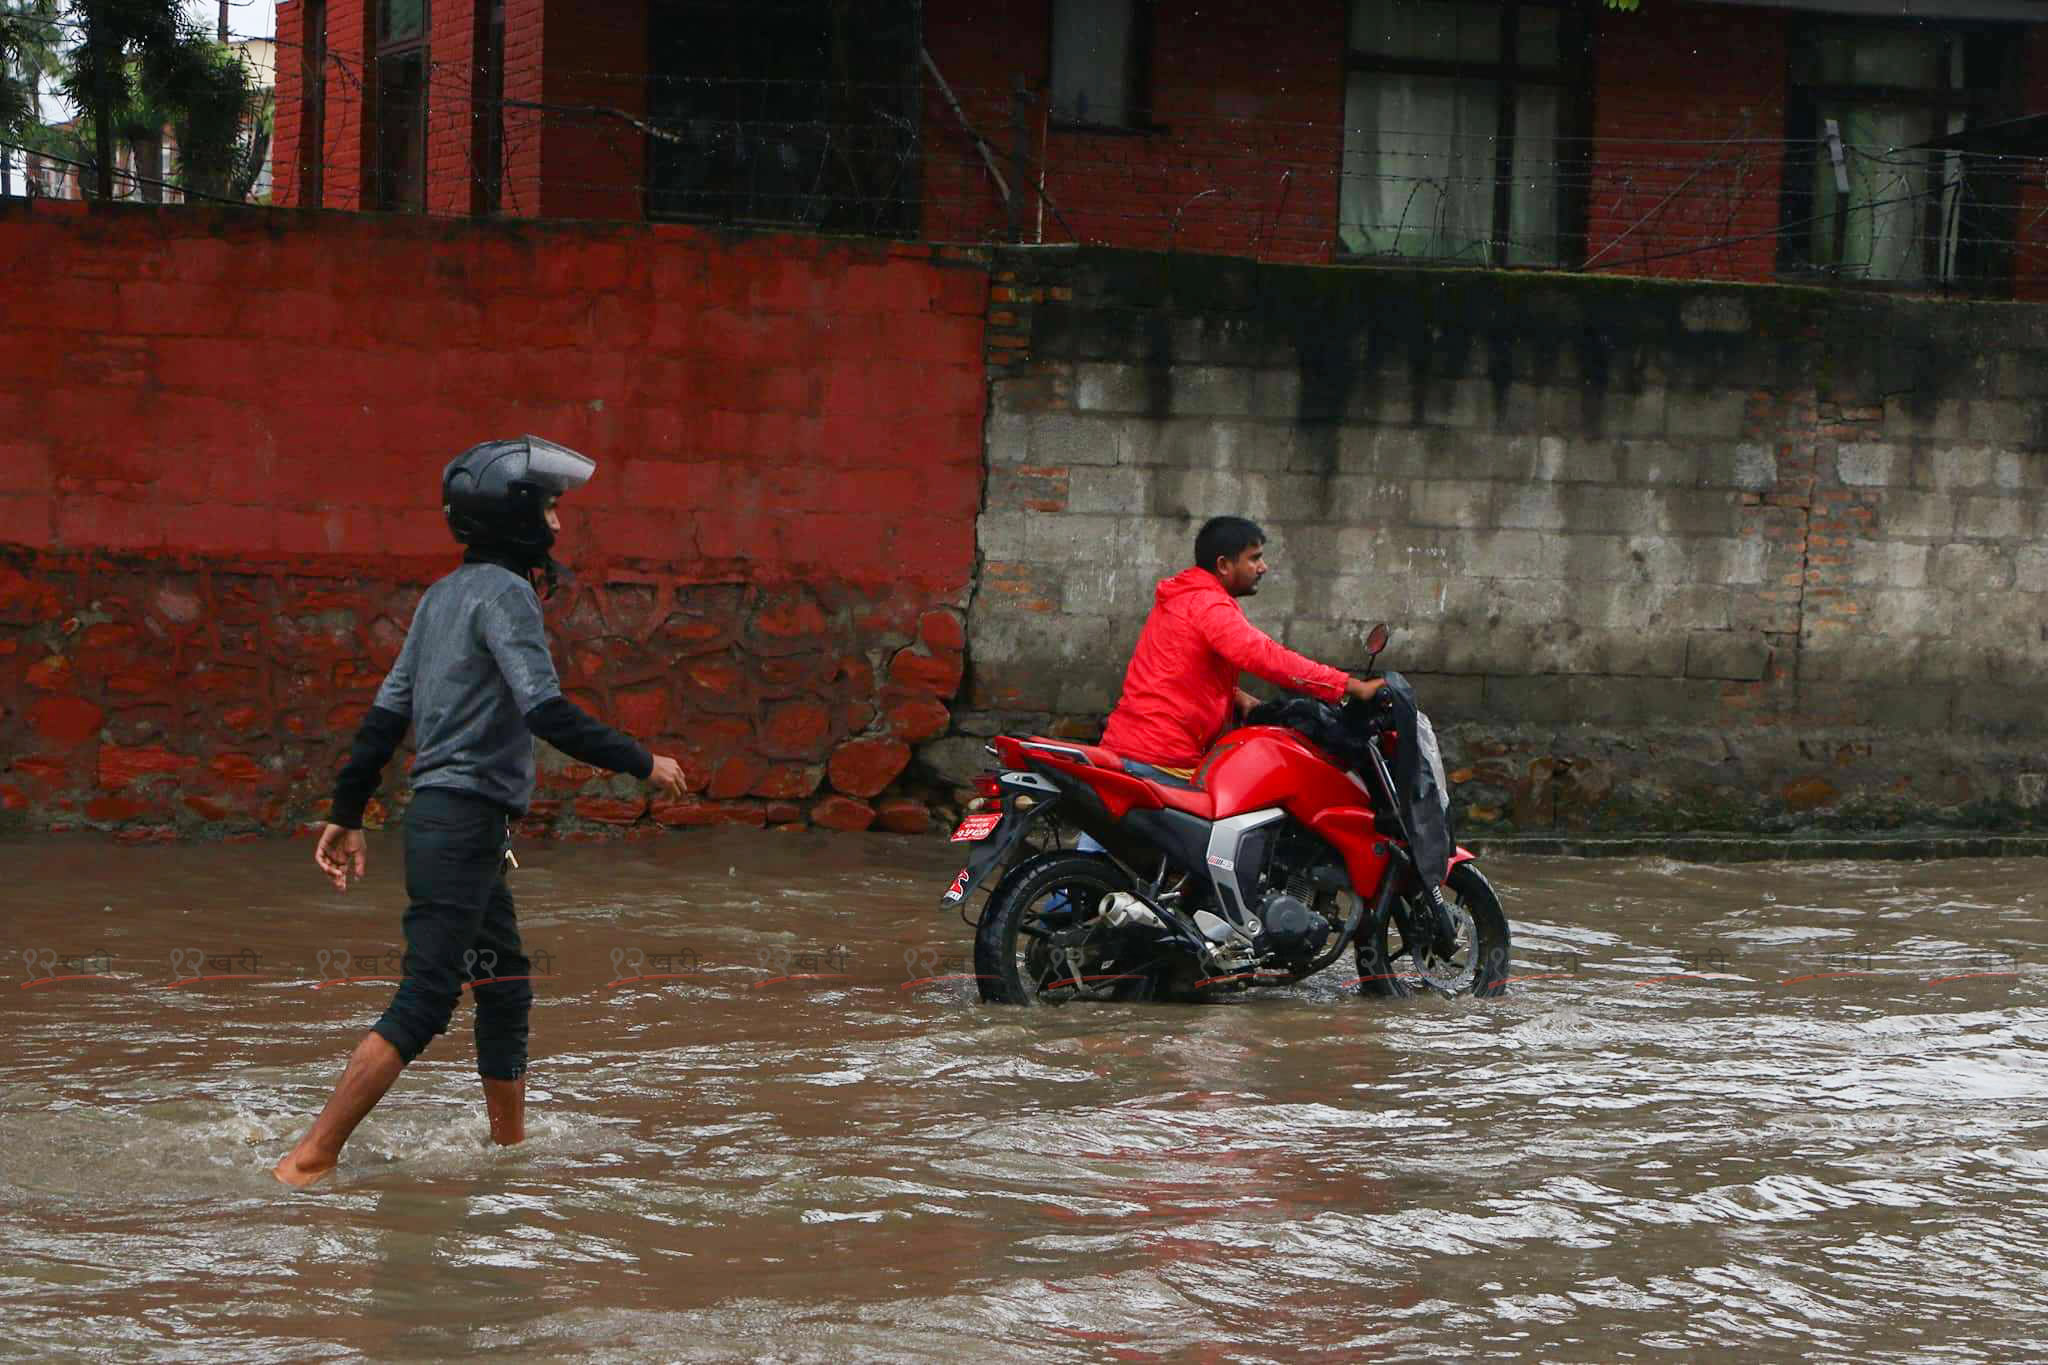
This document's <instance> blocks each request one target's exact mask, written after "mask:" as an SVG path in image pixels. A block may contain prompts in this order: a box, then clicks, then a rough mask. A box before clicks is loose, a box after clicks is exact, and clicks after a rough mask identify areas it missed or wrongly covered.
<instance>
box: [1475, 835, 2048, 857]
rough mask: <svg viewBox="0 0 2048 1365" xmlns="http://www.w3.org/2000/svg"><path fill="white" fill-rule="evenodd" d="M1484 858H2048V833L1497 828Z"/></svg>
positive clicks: (1479, 844)
mask: <svg viewBox="0 0 2048 1365" xmlns="http://www.w3.org/2000/svg"><path fill="white" fill-rule="evenodd" d="M1460 842H1461V843H1462V844H1463V845H1464V846H1465V847H1466V848H1469V849H1471V850H1472V851H1473V852H1474V853H1476V854H1478V855H1479V856H1480V857H1482V858H1483V857H1487V856H1489V855H1493V854H1520V855H1523V856H1527V857H1563V858H1650V857H1662V858H1672V859H1676V860H1677V861H1679V862H1683V863H1756V862H1774V861H1780V860H1785V861H1790V860H1794V859H1818V858H1864V859H1932V858H2040V857H2048V834H1949V833H1926V834H1884V835H1875V834H1873V835H1857V834H1641V835H1622V836H1598V835H1572V834H1498V835H1491V836H1488V835H1481V836H1479V837H1477V838H1471V839H1461V840H1460Z"/></svg>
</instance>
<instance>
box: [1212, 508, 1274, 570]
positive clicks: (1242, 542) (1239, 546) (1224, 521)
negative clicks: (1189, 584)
mask: <svg viewBox="0 0 2048 1365" xmlns="http://www.w3.org/2000/svg"><path fill="white" fill-rule="evenodd" d="M1265 543H1266V533H1265V532H1264V531H1261V530H1260V529H1259V524H1258V523H1257V522H1255V521H1246V520H1245V519H1244V518H1243V517H1211V518H1209V519H1208V520H1207V521H1205V522H1203V523H1202V529H1201V530H1199V531H1197V532H1195V566H1196V567H1197V568H1202V569H1207V570H1209V571H1210V572H1211V573H1214V572H1215V571H1216V561H1217V560H1219V559H1236V558H1237V557H1238V556H1239V555H1241V554H1243V553H1244V552H1245V551H1246V550H1249V549H1250V548H1251V547H1252V546H1254V545H1264V544H1265Z"/></svg>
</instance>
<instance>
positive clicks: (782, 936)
mask: <svg viewBox="0 0 2048 1365" xmlns="http://www.w3.org/2000/svg"><path fill="white" fill-rule="evenodd" d="M519 851H520V853H521V855H522V861H523V862H524V863H525V864H526V866H525V867H524V868H523V869H522V870H521V871H519V872H518V873H516V874H514V877H515V880H514V887H515V893H516V895H517V896H518V898H519V900H520V903H521V907H522V909H521V919H522V921H523V923H524V926H525V930H526V936H527V941H528V944H529V948H530V949H532V950H535V951H536V971H537V972H540V973H543V974H545V976H546V978H547V979H545V980H542V981H540V982H538V983H537V986H536V989H537V991H538V995H539V1003H538V1005H537V1006H536V1010H535V1015H534V1063H533V1072H532V1076H531V1079H530V1082H529V1084H530V1096H531V1106H532V1109H531V1119H530V1130H531V1139H530V1141H528V1142H527V1143H526V1144H525V1145H524V1146H523V1147H520V1148H515V1149H509V1150H498V1149H493V1148H491V1147H489V1146H488V1145H487V1143H486V1140H485V1139H486V1130H485V1124H484V1117H483V1112H482V1106H481V1103H480V1100H479V1091H478V1087H477V1083H476V1079H475V1073H474V1069H473V1063H474V1053H473V1050H472V1045H471V1041H470V1038H469V1034H468V1027H469V1018H470V1013H469V1010H468V1007H467V1006H466V1005H465V1007H464V1008H463V1009H462V1010H461V1011H460V1012H459V1013H458V1014H457V1016H456V1025H455V1030H454V1031H453V1032H451V1033H450V1034H449V1035H448V1036H446V1037H444V1038H441V1039H438V1040H437V1041H436V1042H435V1043H434V1045H433V1046H432V1047H431V1048H429V1049H428V1051H427V1053H426V1054H425V1056H424V1057H423V1058H422V1059H421V1060H420V1061H419V1062H418V1063H416V1064H415V1065H414V1066H413V1067H412V1068H411V1070H410V1071H409V1072H408V1073H407V1074H406V1076H405V1077H404V1078H403V1079H401V1081H400V1082H399V1085H398V1087H397V1088H396V1089H395V1090H394V1091H393V1092H392V1094H391V1096H390V1097H389V1098H388V1099H387V1100H386V1101H385V1103H384V1105H383V1106H382V1107H381V1108H379V1109H378V1110H377V1112H376V1113H375V1114H374V1115H373V1116H372V1117H371V1119H370V1120H369V1122H368V1123H367V1124H366V1125H365V1126H364V1127H363V1128H362V1129H361V1130H360V1131H359V1132H358V1134H357V1136H356V1138H355V1140H354V1142H353V1143H352V1144H351V1145H350V1147H349V1148H348V1150H347V1152H346V1153H345V1154H344V1156H343V1163H342V1166H341V1169H340V1171H339V1173H338V1178H337V1179H336V1180H335V1181H334V1182H333V1183H332V1184H331V1185H329V1186H327V1187H325V1188H321V1189H316V1190H314V1191H311V1192H307V1193H293V1192H288V1191H286V1190H284V1189H282V1188H281V1187H278V1186H276V1185H275V1184H274V1183H273V1182H272V1181H271V1179H270V1176H269V1167H270V1165H271V1163H272V1162H274V1161H275V1160H276V1158H277V1157H278V1156H279V1155H280V1154H281V1153H282V1152H283V1151H284V1150H285V1148H286V1147H287V1146H288V1145H289V1144H290V1142H291V1141H292V1139H293V1138H294V1137H296V1136H297V1134H298V1133H299V1132H300V1131H301V1130H302V1129H303V1127H304V1126H305V1125H306V1124H307V1123H308V1122H309V1121H310V1119H311V1117H312V1115H313V1113H314V1112H315V1110H316V1109H317V1108H318V1106H319V1104H320V1102H321V1100H322V1099H323V1098H324V1096H325V1094H326V1092H327V1090H328V1088H329V1087H330V1085H331V1084H332V1083H333V1081H334V1079H335V1076H336V1075H337V1073H338V1070H339V1067H340V1065H341V1062H342V1060H343V1058H344V1056H345V1054H346V1053H347V1051H348V1049H349V1047H350V1046H351V1045H352V1044H353V1043H354V1042H355V1040H356V1039H357V1038H358V1037H359V1036H360V1034H361V1033H362V1031H363V1030H364V1029H365V1028H366V1027H367V1026H368V1025H369V1024H370V1023H371V1022H372V1021H373V1020H374V1019H375V1018H376V1016H377V1014H378V1013H379V1012H380V1011H381V1010H382V1008H383V1005H384V1003H385V1000H386V999H387V997H388V994H389V992H390V990H391V985H390V984H389V983H388V982H387V981H383V980H377V979H366V978H379V977H384V976H388V975H389V974H390V972H391V963H392V961H393V960H395V959H387V957H386V956H385V955H386V953H387V952H388V951H390V950H392V949H394V948H395V947H396V944H397V932H398V930H397V926H398V916H399V912H400V910H401V908H402V892H401V888H400V878H399V862H398V857H397V854H398V844H397V837H396V835H395V834H382V835H377V836H373V839H372V843H371V856H372V867H371V873H370V878H369V880H368V882H367V883H366V884H364V885H362V886H360V887H357V888H354V889H352V890H350V891H349V892H348V893H347V894H345V895H343V894H337V893H335V892H334V891H332V890H331V889H330V888H328V887H327V886H326V885H325V884H324V883H323V882H322V881H321V879H320V878H319V876H318V875H317V873H316V872H315V870H314V868H313V866H312V863H311V858H310V845H309V844H308V843H307V842H306V841H304V840H298V841H290V842H279V843H273V844H257V845H237V846H229V847H206V848H118V847H112V846H107V845H103V844H98V843H91V842H86V841H75V842H73V841H53V842H42V843H16V844H11V845H7V846H5V847H0V859H4V867H5V877H6V883H7V885H6V889H5V890H4V891H0V904H4V906H5V909H4V912H0V954H4V955H0V1358H6V1359H21V1360H43V1359H50V1358H63V1357H82V1356H90V1357H92V1358H95V1359H102V1360H115V1361H130V1360H132V1361H223V1362H226V1361H236V1362H240V1361H272V1360H274V1361H285V1360H291V1361H302V1360H312V1359H330V1360H357V1359H365V1360H431V1359H446V1358H456V1357H465V1356H473V1355H484V1354H489V1355H491V1356H492V1357H494V1358H498V1359H506V1360H546V1359H569V1360H591V1361H638V1360H738V1359H764V1360H777V1361H833V1362H837V1361H849V1360H932V1361H953V1360H974V1361H1006V1360H1018V1361H1096V1360H1155V1359H1156V1360H1190V1361H1226V1360H1227V1361H1258V1360H1275V1361H1306V1360H1355V1359H1376V1360H1424V1359H1456V1360H1486V1359H1496V1360H1560V1361H1593V1360H1603V1361H1606V1360H1668V1361H1694V1360H1796V1359H1801V1358H1806V1359H1814V1360H1828V1361H1865V1360H1868V1361H1877V1360H1883V1361H1941V1362H1955V1361H1980V1360H1981V1361H2013V1360H2041V1359H2044V1358H2048V1309H2044V1304H2048V1142H2044V1138H2048V1128H2044V1125H2048V1052H2044V1025H2048V932H2044V929H2043V926H2042V910H2043V894H2042V892H2041V891H2040V889H2039V888H2040V885H2041V878H2042V873H2043V872H2044V871H2048V866H2044V865H2043V864H2041V863H2036V862H2030V861H2009V862H2003V861H2001V862H1992V861H1979V862H1937V863H1898V862H1871V863H1860V862H1833V863H1799V864H1784V865H1767V864H1751V865H1741V866H1719V867H1713V866H1698V865H1688V864H1682V863H1676V862H1667V861H1660V860H1654V859H1652V860H1642V859H1636V860H1626V861H1622V860H1617V861H1571V860H1564V859H1536V858H1519V859H1499V860H1493V861H1491V862H1490V863H1483V864H1482V865H1483V866H1485V867H1486V870H1487V871H1488V872H1489V874H1490V875H1491V876H1492V878H1493V880H1494V882H1495V884H1496V886H1497V887H1498V888H1499V890H1500V892H1501V894H1502V898H1503V900H1504V901H1505V903H1506V906H1507V910H1508V913H1509V915H1510V917H1511V920H1512V922H1513V924H1514V929H1515V949H1516V962H1515V970H1516V972H1517V974H1518V977H1519V978H1520V979H1517V980H1516V981H1514V982H1513V984H1512V985H1511V986H1510V988H1509V992H1508V994H1507V996H1506V997H1505V998H1503V999H1500V1000H1494V1001H1484V1002H1472V1001H1462V1002H1444V1001H1436V1000H1418V1001H1408V1002H1382V1001H1373V1000H1362V999H1359V998H1358V997H1357V996H1356V994H1355V992H1353V991H1352V990H1350V989H1347V987H1346V982H1348V981H1349V980H1351V978H1352V977H1353V975H1354V973H1352V972H1349V971H1344V970H1342V969H1341V968H1333V969H1331V970H1330V971H1329V972H1327V973H1325V974H1324V975H1323V976H1321V977H1319V978H1317V979H1314V980H1312V981H1309V982H1306V983H1304V984H1302V985H1301V986H1298V987H1294V988H1292V989H1290V990H1289V991H1287V992H1285V993H1268V994H1261V995H1256V996H1251V997H1245V998H1241V999H1239V1000H1237V1001H1234V1002H1232V1003H1228V1004H1221V1005H1214V1006H1207V1007H1187V1006H1168V1005H1111V1006H1099V1005H1097V1006H1077V1007H1074V1008H1071V1009H1067V1010H1036V1011H1024V1010H1018V1009H1012V1008H991V1007H986V1006H983V1005H982V1004H980V1003H979V1002H978V1000H977V998H976V995H975V991H974V989H973V983H972V982H971V981H970V980H966V979H963V978H962V976H961V975H960V974H964V973H968V972H971V971H972V966H971V957H970V955H969V945H970V940H971V935H970V934H969V931H968V930H967V929H966V928H964V927H963V926H962V925H961V923H960V921H959V920H958V919H957V918H956V917H954V916H953V915H951V914H948V913H941V912H939V911H938V910H937V909H936V908H935V907H936V901H937V896H938V893H939V892H940V891H941V890H943V889H944V887H945V884H946V882H947V881H948V880H949V879H950V877H951V874H952V872H953V871H954V869H955V867H956V865H957V857H956V853H955V851H954V850H953V849H951V848H949V847H948V846H947V845H945V844H943V843H941V842H938V841H935V840H907V839H896V838H890V837H881V836H875V837H825V836H812V835H771V834H752V833H749V834H732V835H727V834H714V835H693V836H688V837H683V836H677V837H671V838H667V839H664V840H662V841H660V842H657V843H634V844H625V845H611V846H568V845H562V846H552V845H525V846H522V847H521V848H520V850H519ZM488 966H489V964H487V963H480V964H478V967H479V968H480V969H481V970H482V971H487V970H488Z"/></svg>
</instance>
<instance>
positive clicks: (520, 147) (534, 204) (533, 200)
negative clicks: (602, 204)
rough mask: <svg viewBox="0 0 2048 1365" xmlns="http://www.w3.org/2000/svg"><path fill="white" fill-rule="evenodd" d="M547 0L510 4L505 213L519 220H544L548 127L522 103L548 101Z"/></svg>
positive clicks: (507, 18) (509, 1) (516, 0)
mask: <svg viewBox="0 0 2048 1365" xmlns="http://www.w3.org/2000/svg"><path fill="white" fill-rule="evenodd" d="M546 12H547V0H505V182H504V191H503V194H502V195H501V196H500V199H501V210H502V212H504V213H505V214H506V215H508V216H510V217H514V218H538V217H540V215H541V164H542V163H541V152H542V146H543V135H544V133H545V132H546V130H547V123H546V121H545V120H544V119H543V118H542V117H541V114H540V111H539V110H537V109H530V108H519V107H517V105H518V103H520V102H523V103H525V104H529V105H532V104H539V103H540V102H541V101H543V100H544V99H546V98H547V90H546V88H545V86H544V83H543V73H542V68H541V53H542V51H543V47H542V41H541V39H542V34H541V22H542V19H543V18H544V17H545V15H546Z"/></svg>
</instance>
